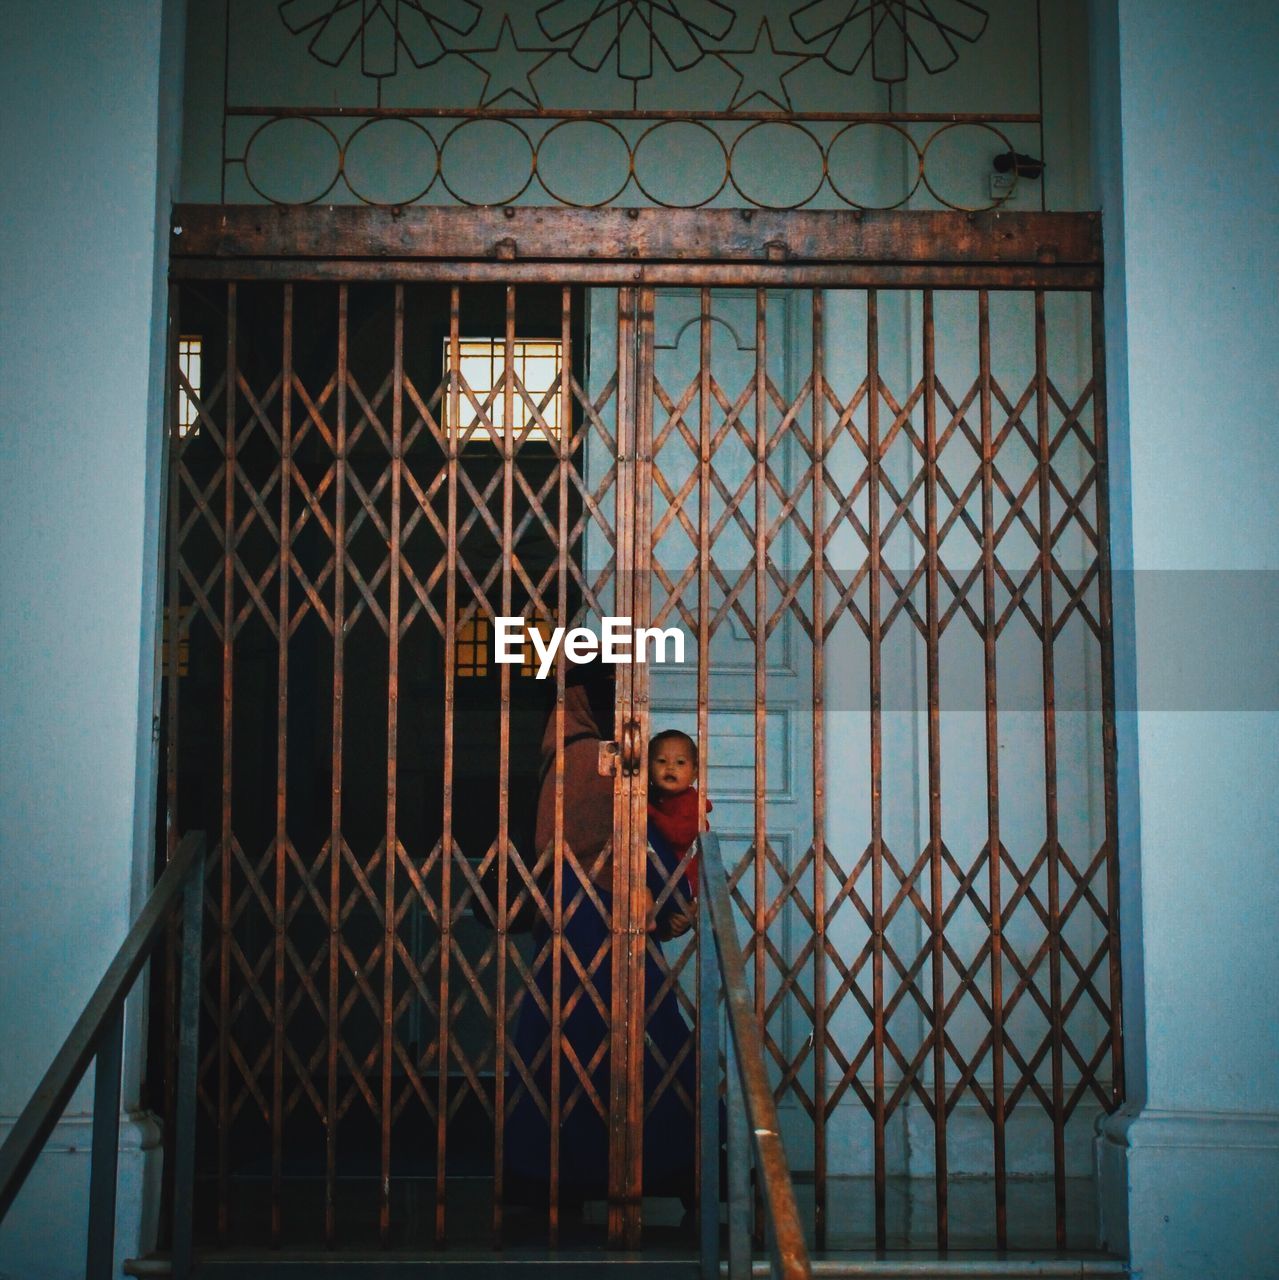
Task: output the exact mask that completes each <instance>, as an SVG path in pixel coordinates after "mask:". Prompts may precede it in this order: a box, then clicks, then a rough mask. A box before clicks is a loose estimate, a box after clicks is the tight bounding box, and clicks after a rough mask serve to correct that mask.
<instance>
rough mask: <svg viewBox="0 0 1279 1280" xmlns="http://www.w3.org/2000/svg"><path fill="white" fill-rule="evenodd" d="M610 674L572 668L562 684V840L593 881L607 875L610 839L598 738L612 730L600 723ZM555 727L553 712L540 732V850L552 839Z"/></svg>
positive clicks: (607, 789) (609, 790) (608, 788)
mask: <svg viewBox="0 0 1279 1280" xmlns="http://www.w3.org/2000/svg"><path fill="white" fill-rule="evenodd" d="M612 674H613V673H612V671H611V669H609V668H604V667H602V666H600V665H599V664H591V666H590V667H588V668H582V667H579V668H576V669H570V672H569V680H570V681H571V683H567V684H566V687H565V689H564V742H565V746H564V843H565V845H566V846H567V847H568V848H569V849H570V850H571V851H572V853H573V856H574V857H575V858H576V859H577V861H578V863H579V864H580V865H581V867H582V870H583V871H585V872H586V873H587V874H588V875H589V876H591V878H592V879H594V880H596V881H600V880H601V877H603V876H605V875H606V874H607V869H608V865H609V858H608V856H607V854H606V850H607V849H608V847H609V845H610V844H611V842H612V838H613V779H612V778H609V777H601V776H600V772H599V746H600V740H601V739H603V738H605V737H606V736H607V735H608V734H609V732H610V731H611V729H612V725H611V723H605V724H601V723H600V721H601V720H606V719H607V718H608V717H609V716H610V715H611V707H612V688H613V681H612ZM556 728H557V725H556V716H555V713H554V711H552V713H551V716H550V718H549V719H548V721H547V723H546V731H545V732H544V733H543V734H542V769H543V771H544V776H543V778H542V786H541V790H540V792H539V793H538V799H537V826H536V832H535V834H536V840H537V847H538V848H539V849H545V848H546V846H547V845H548V844H550V843H551V841H552V840H553V839H554V838H555V776H556V764H555V750H556V745H557V733H556ZM601 855H604V856H601ZM606 887H607V886H606Z"/></svg>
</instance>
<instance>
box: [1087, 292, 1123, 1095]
mask: <svg viewBox="0 0 1279 1280" xmlns="http://www.w3.org/2000/svg"><path fill="white" fill-rule="evenodd" d="M1091 303H1092V411H1093V447H1094V448H1095V449H1096V451H1097V563H1098V590H1097V611H1098V614H1099V621H1100V623H1101V752H1102V775H1103V778H1102V786H1103V790H1104V796H1105V799H1104V812H1105V823H1106V920H1107V934H1108V941H1107V948H1108V951H1107V958H1108V960H1109V970H1110V1045H1111V1049H1110V1100H1111V1103H1112V1105H1114V1106H1116V1107H1117V1106H1118V1105H1119V1103H1120V1102H1121V1101H1122V1100H1123V1097H1124V1039H1123V985H1122V982H1121V967H1120V965H1121V954H1120V950H1119V793H1118V790H1117V783H1116V778H1115V632H1114V596H1113V585H1112V581H1111V563H1110V453H1109V444H1108V440H1107V420H1106V408H1107V404H1106V324H1105V313H1106V311H1105V301H1104V299H1103V297H1102V293H1101V290H1100V289H1098V290H1096V291H1095V292H1094V293H1093V294H1092V296H1091Z"/></svg>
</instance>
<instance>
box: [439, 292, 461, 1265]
mask: <svg viewBox="0 0 1279 1280" xmlns="http://www.w3.org/2000/svg"><path fill="white" fill-rule="evenodd" d="M460 317H461V291H460V289H459V287H458V286H457V285H454V286H453V287H452V289H450V290H449V390H448V396H449V401H448V420H447V431H446V434H445V439H446V441H447V444H446V446H445V447H446V449H447V451H448V459H447V463H446V466H447V468H448V479H447V481H446V483H447V485H448V497H447V503H448V514H447V517H446V518H447V521H448V524H447V539H448V545H447V547H446V549H445V555H446V557H447V559H446V564H445V573H444V797H443V799H444V817H443V823H442V831H441V834H440V1002H439V1007H440V1029H439V1038H438V1042H437V1045H436V1048H437V1052H438V1059H437V1061H438V1066H437V1076H438V1079H437V1082H436V1096H435V1243H436V1244H437V1245H442V1244H443V1243H444V1238H445V1234H446V1227H447V1222H446V1216H447V1204H448V1181H447V1176H446V1173H447V1163H446V1156H447V1151H448V1145H447V1144H448V1118H449V1063H450V1060H451V1048H452V1046H451V1044H450V1042H449V1036H450V1033H451V1029H450V1027H449V1013H450V1003H449V1001H450V996H449V981H450V972H449V971H450V967H451V966H450V962H451V960H452V956H453V859H454V857H455V856H458V855H460V853H461V850H460V849H458V850H455V849H454V847H453V744H454V737H453V732H454V728H453V726H454V717H455V715H456V710H457V708H456V704H455V701H454V699H455V696H456V679H457V469H458V447H459V446H458V441H459V439H460V438H461V429H462V418H461V398H462V391H461V385H460V382H459V379H460V377H461V367H462V364H461V339H460V337H459V332H460V325H461V319H460Z"/></svg>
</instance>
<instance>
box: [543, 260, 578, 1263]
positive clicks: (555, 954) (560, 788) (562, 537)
mask: <svg viewBox="0 0 1279 1280" xmlns="http://www.w3.org/2000/svg"><path fill="white" fill-rule="evenodd" d="M572 305H573V291H572V290H571V289H570V288H569V287H568V285H565V286H564V288H563V289H562V290H561V292H560V386H559V414H560V430H559V438H558V439H557V440H556V442H555V445H556V454H557V458H558V467H557V471H558V474H557V476H556V489H557V495H556V496H557V498H558V500H559V503H558V510H557V512H556V524H555V536H556V548H555V570H556V596H555V618H554V620H553V624H552V625H554V626H567V625H568V561H569V554H570V553H569V545H568V496H569V483H570V481H569V474H568V464H569V448H570V444H571V441H572V435H573V386H572V377H573V310H572ZM564 676H565V667H564V663H563V662H562V661H561V662H558V663H556V666H555V818H554V829H553V835H552V841H553V843H552V846H551V859H552V862H551V1098H550V1102H551V1151H550V1163H551V1186H550V1197H549V1204H548V1205H547V1238H548V1240H549V1242H550V1245H551V1247H552V1248H554V1247H555V1246H556V1245H558V1244H559V1237H560V1124H561V1120H562V1103H563V1100H562V1098H561V1096H560V1091H561V1089H562V1088H563V1083H562V1079H561V1076H562V1068H563V1053H564V1047H563V1044H564V1010H563V1001H564V995H563V982H562V968H563V964H564V902H563V899H564ZM537 852H538V854H539V855H540V853H541V850H538V851H537Z"/></svg>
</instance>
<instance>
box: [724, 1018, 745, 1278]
mask: <svg viewBox="0 0 1279 1280" xmlns="http://www.w3.org/2000/svg"><path fill="white" fill-rule="evenodd" d="M739 1056H740V1050H739V1047H738V1045H737V1043H736V1041H735V1040H734V1039H733V1031H732V1023H731V1021H730V1023H729V1032H728V1036H727V1054H726V1059H725V1060H726V1077H727V1089H726V1091H725V1100H724V1101H725V1106H726V1108H727V1111H728V1280H747V1277H749V1276H750V1273H751V1143H750V1133H749V1132H748V1130H749V1127H750V1126H749V1125H748V1124H747V1122H746V1100H745V1098H744V1097H743V1096H742V1080H741V1075H740V1072H739V1067H740V1060H739Z"/></svg>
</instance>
